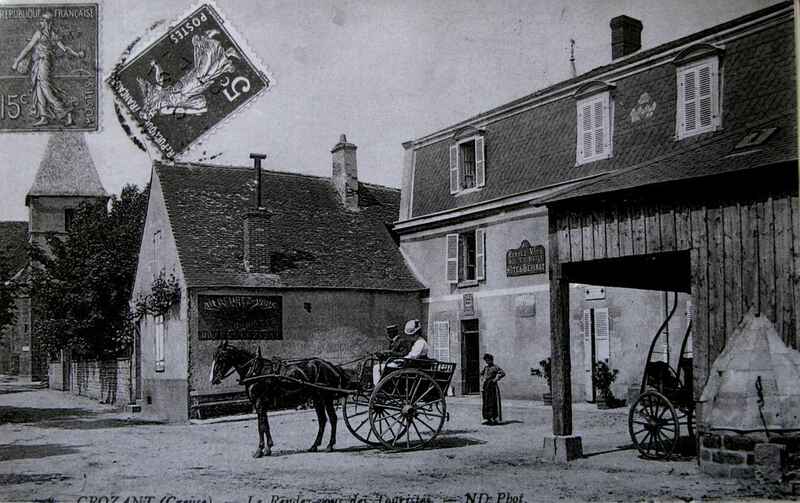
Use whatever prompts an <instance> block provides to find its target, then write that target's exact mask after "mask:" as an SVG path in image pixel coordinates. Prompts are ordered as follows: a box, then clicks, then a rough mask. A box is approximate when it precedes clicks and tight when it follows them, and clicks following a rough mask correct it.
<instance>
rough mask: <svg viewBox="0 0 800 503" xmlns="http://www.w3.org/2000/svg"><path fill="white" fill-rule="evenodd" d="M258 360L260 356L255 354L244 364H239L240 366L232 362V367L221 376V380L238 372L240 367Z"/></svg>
mask: <svg viewBox="0 0 800 503" xmlns="http://www.w3.org/2000/svg"><path fill="white" fill-rule="evenodd" d="M256 360H258V356H254V357H252V358H250V359H249V360H247V361H246V362H244V363H243V364H241V365H238V366H237V365H235V364H231V369H230V370H229V371H228V372H226V373H225V375H224V376H222V377H220V378H219V380H220V381H223V380H225V379H227V378H228V377H230V376H231V375H233V373H234V372H238V371H239V369H243V368H245V367H246V366H248V365H250V364H251V363H253V362H254V361H256ZM248 374H249V372H248ZM245 377H247V376H245Z"/></svg>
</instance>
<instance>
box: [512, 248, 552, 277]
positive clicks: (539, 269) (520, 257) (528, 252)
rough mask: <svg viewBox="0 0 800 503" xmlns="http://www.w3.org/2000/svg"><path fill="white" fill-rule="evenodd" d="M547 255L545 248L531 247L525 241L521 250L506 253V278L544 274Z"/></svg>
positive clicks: (516, 249) (515, 249)
mask: <svg viewBox="0 0 800 503" xmlns="http://www.w3.org/2000/svg"><path fill="white" fill-rule="evenodd" d="M545 270H546V266H545V253H544V246H542V245H536V246H531V244H530V243H529V242H528V241H527V240H523V241H522V243H521V244H520V245H519V248H514V249H511V250H508V251H507V252H506V276H524V275H526V274H544V273H545Z"/></svg>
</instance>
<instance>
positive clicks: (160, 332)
mask: <svg viewBox="0 0 800 503" xmlns="http://www.w3.org/2000/svg"><path fill="white" fill-rule="evenodd" d="M154 321H155V323H154V324H155V331H154V332H155V368H156V370H164V317H163V316H156V317H155V320H154Z"/></svg>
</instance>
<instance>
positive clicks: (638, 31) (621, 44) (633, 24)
mask: <svg viewBox="0 0 800 503" xmlns="http://www.w3.org/2000/svg"><path fill="white" fill-rule="evenodd" d="M641 48H642V22H641V21H639V20H638V19H634V18H632V17H628V16H617V17H615V18H614V19H612V20H611V59H617V58H621V57H623V56H627V55H628V54H633V53H634V52H636V51H638V50H639V49H641Z"/></svg>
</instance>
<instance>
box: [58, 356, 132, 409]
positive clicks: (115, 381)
mask: <svg viewBox="0 0 800 503" xmlns="http://www.w3.org/2000/svg"><path fill="white" fill-rule="evenodd" d="M70 370H71V371H70V379H69V380H70V383H69V389H70V392H71V393H72V394H73V395H79V396H85V397H89V398H93V399H95V400H98V401H99V402H100V403H108V404H115V405H120V406H124V405H128V404H129V403H131V402H132V400H131V398H132V397H131V362H130V359H128V358H118V359H115V360H105V361H96V360H88V361H73V362H72V365H71V369H70Z"/></svg>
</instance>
